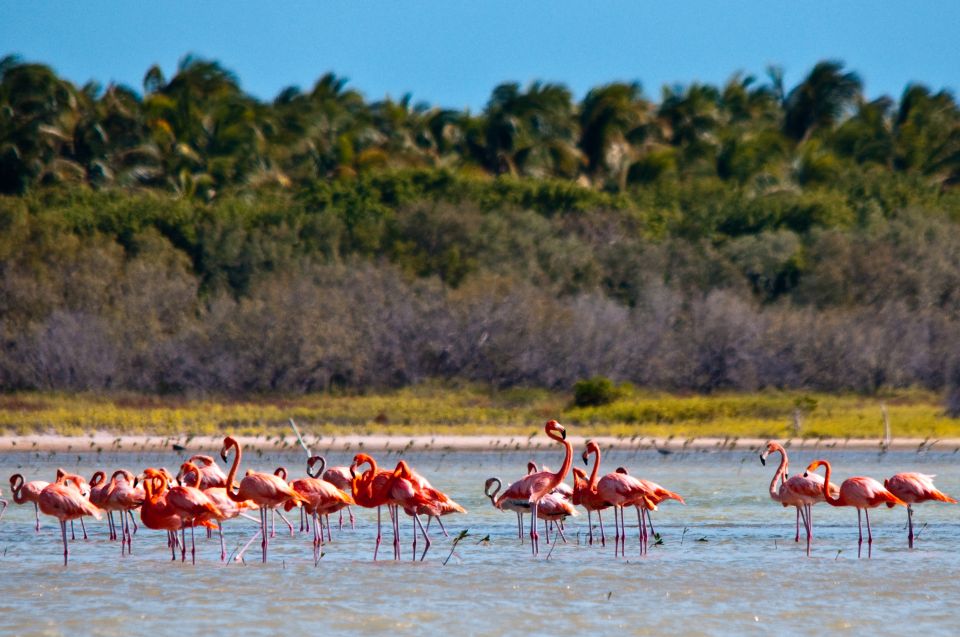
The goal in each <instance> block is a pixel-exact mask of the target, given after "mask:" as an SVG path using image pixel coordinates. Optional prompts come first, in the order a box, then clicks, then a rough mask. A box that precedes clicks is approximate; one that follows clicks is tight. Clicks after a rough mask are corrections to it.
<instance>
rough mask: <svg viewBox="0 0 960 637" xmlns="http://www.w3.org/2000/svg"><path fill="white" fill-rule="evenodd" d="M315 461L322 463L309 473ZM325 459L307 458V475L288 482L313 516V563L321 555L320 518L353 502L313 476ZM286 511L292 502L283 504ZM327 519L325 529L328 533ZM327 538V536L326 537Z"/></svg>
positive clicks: (345, 494) (332, 486) (291, 506)
mask: <svg viewBox="0 0 960 637" xmlns="http://www.w3.org/2000/svg"><path fill="white" fill-rule="evenodd" d="M317 462H320V463H322V464H321V467H320V469H318V470H317V471H316V473H311V469H312V468H313V466H314V465H315V464H317ZM325 463H326V461H325V460H324V459H323V457H321V456H312V457H311V458H309V459H308V460H307V476H308V477H306V478H299V479H297V480H294V481H293V482H291V483H290V488H292V489H293V490H294V491H296V492H297V493H298V494H300V495H301V496H302V497H303V499H304V504H303V507H302V508H303V510H305V511H306V512H307V514H308V515H310V516H312V517H313V559H314V563H317V562H319V560H320V557H321V547H322V546H323V524H322V522H321V519H322V517H323V516H324V515H329V514H330V513H335V512H337V511H339V510H340V509H342V508H343V507H345V506H349V505H351V504H354V501H353V497H352V496H351V495H350V494H349V493H346V492H345V491H341V490H340V489H338V488H337V487H335V486H334V485H333V484H332V483H330V482H327V481H326V480H321V479H320V478H317V477H315V476H317V475H320V474H321V473H322V472H323V464H325ZM284 508H286V509H287V510H288V511H289V510H290V509H291V508H293V503H292V502H287V503H286V504H285V505H284ZM329 528H330V525H329V521H328V523H327V529H328V533H329ZM328 539H329V537H328Z"/></svg>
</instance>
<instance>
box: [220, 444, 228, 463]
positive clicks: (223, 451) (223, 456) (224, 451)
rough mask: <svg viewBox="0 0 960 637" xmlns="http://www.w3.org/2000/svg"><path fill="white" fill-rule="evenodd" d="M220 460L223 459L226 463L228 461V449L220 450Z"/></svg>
mask: <svg viewBox="0 0 960 637" xmlns="http://www.w3.org/2000/svg"><path fill="white" fill-rule="evenodd" d="M220 458H221V459H222V460H223V461H224V462H226V461H227V448H226V447H224V448H223V449H221V450H220Z"/></svg>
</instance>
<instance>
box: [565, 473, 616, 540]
mask: <svg viewBox="0 0 960 637" xmlns="http://www.w3.org/2000/svg"><path fill="white" fill-rule="evenodd" d="M599 465H600V463H599V462H598V463H596V464H594V467H593V476H591V477H590V478H589V479H588V478H587V474H586V473H584V472H583V469H580V468H579V467H574V469H573V498H572V500H571V502H572V503H573V504H579V505H580V506H582V507H583V508H584V509H586V510H587V527H588V529H589V532H590V544H591V545H592V544H593V519H592V514H593V512H594V511H596V512H597V520H599V522H600V545H601V546H606V545H607V538H606V535H605V534H604V531H603V518H602V517H601V516H600V511H602V510H604V509H607V508H609V507H610V503H609V502H607V501H606V500H604V499H603V498H601V497H600V495H599V494H598V493H597V492H596V491H595V490H591V489H590V485H591V484H595V483H596V479H597V475H596V474H597V467H599Z"/></svg>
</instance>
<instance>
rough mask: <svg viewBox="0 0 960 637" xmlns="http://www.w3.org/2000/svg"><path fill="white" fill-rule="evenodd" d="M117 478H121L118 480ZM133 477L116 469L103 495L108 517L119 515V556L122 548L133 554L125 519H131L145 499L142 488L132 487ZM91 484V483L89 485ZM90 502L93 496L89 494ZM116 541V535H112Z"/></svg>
mask: <svg viewBox="0 0 960 637" xmlns="http://www.w3.org/2000/svg"><path fill="white" fill-rule="evenodd" d="M117 478H122V480H118V479H117ZM133 483H134V476H133V474H132V473H130V472H129V471H127V470H126V469H118V470H116V471H114V472H113V475H112V476H110V481H109V482H108V483H107V485H106V494H105V495H104V498H103V500H104V507H103V508H105V509H106V510H107V514H108V515H109V514H110V513H112V512H113V511H118V512H119V513H120V534H121V538H120V555H123V554H124V547H126V549H127V552H128V553H130V554H133V533H132V532H131V530H130V524H129V523H128V522H127V517H128V516H129V517H130V519H133V510H134V509H136V508H138V507H139V506H140V505H142V504H143V501H144V499H145V498H146V492H145V491H144V490H143V488H142V487H137V486H134V484H133ZM91 484H92V483H91ZM90 499H91V501H92V500H93V494H92V492H91V497H90ZM114 539H116V535H114Z"/></svg>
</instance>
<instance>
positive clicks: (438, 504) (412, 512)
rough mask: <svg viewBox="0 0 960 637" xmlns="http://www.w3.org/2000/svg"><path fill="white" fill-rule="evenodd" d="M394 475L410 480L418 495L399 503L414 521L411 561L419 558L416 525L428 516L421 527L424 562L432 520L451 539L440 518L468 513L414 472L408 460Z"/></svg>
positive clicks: (404, 461)
mask: <svg viewBox="0 0 960 637" xmlns="http://www.w3.org/2000/svg"><path fill="white" fill-rule="evenodd" d="M393 473H394V476H395V477H396V478H397V479H398V480H408V481H409V482H410V484H411V487H412V488H413V490H414V491H415V494H416V495H415V497H412V498H404V499H401V500H398V502H397V504H398V505H399V506H401V507H403V511H404V513H406V514H407V515H409V516H410V517H411V518H413V519H414V529H413V555H412V557H411V559H416V557H417V527H416V525H417V524H420V521H419V516H420V515H426V516H427V518H428V520H427V526H426V527H423V526H422V525H420V527H421V530H422V531H423V537H424V540H425V543H426V547H425V548H424V550H423V555H421V556H420V560H421V561H422V560H423V558H424V557H425V556H426V554H427V549H428V548H430V537H429V535H428V531H429V529H430V520H431V519H432V518H436V519H437V523H438V524H439V525H440V530H441V531H443V534H444V535H446V536H447V537H449V535H447V530H446V529H445V528H443V522H442V521H441V519H440V518H441V517H442V516H444V515H449V514H451V513H466V512H467V510H466V509H464V508H463V507H462V506H460V505H459V504H457V503H456V502H454V501H453V500H452V499H451V498H450V497H449V496H448V495H447V494H446V493H444V492H442V491H440V490H439V489H435V488H434V487H433V485H431V484H430V482H429V481H428V480H427V479H426V478H424V477H423V476H422V475H420V474H419V473H417V472H416V471H414V470H413V469H412V468H411V467H410V465H408V464H407V461H406V460H401V461H400V462H398V463H397V467H396V469H395V470H394V472H393Z"/></svg>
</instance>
